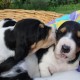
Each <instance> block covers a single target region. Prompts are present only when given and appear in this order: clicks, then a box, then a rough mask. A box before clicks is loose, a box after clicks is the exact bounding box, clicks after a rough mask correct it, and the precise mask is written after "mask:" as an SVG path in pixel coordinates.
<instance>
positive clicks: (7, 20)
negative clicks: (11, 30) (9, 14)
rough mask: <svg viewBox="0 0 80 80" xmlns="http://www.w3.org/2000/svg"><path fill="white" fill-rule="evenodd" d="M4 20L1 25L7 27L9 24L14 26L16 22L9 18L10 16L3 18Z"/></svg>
mask: <svg viewBox="0 0 80 80" xmlns="http://www.w3.org/2000/svg"><path fill="white" fill-rule="evenodd" d="M4 20H5V21H6V22H5V23H4V24H3V27H9V26H14V25H15V24H16V21H14V20H12V19H10V18H5V19H4Z"/></svg>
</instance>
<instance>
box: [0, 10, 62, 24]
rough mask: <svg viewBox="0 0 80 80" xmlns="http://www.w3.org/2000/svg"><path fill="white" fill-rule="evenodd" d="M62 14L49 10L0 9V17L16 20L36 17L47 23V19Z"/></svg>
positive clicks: (49, 19)
mask: <svg viewBox="0 0 80 80" xmlns="http://www.w3.org/2000/svg"><path fill="white" fill-rule="evenodd" d="M62 15H63V14H59V13H56V12H50V11H35V10H23V9H4V10H0V19H4V18H13V19H15V20H17V21H18V20H20V19H24V18H36V19H39V20H41V21H43V22H44V23H48V22H49V21H51V20H53V19H55V18H58V17H60V16H62Z"/></svg>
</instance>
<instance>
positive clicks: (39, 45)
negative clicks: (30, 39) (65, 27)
mask: <svg viewBox="0 0 80 80" xmlns="http://www.w3.org/2000/svg"><path fill="white" fill-rule="evenodd" d="M53 37H54V36H53V35H52V30H49V32H48V35H47V36H46V38H45V39H43V40H40V41H38V42H37V43H34V44H33V45H32V46H31V50H30V53H35V52H36V51H38V50H39V49H41V48H48V47H49V46H51V45H52V44H55V41H54V38H53Z"/></svg>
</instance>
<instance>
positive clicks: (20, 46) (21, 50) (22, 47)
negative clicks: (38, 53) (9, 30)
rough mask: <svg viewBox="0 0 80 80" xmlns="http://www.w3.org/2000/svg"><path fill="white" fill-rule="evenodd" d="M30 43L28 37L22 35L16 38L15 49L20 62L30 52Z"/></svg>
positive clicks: (16, 57)
mask: <svg viewBox="0 0 80 80" xmlns="http://www.w3.org/2000/svg"><path fill="white" fill-rule="evenodd" d="M29 50H30V49H29V47H28V43H27V42H26V39H25V38H24V37H23V36H22V37H21V36H20V37H18V38H17V39H16V49H15V57H14V58H15V60H16V61H17V62H18V61H20V60H22V59H24V58H25V57H26V56H27V55H28V53H29Z"/></svg>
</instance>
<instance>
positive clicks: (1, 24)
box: [0, 19, 7, 28]
mask: <svg viewBox="0 0 80 80" xmlns="http://www.w3.org/2000/svg"><path fill="white" fill-rule="evenodd" d="M6 22H7V20H4V19H3V20H1V21H0V28H2V27H3V25H4V23H6Z"/></svg>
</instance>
